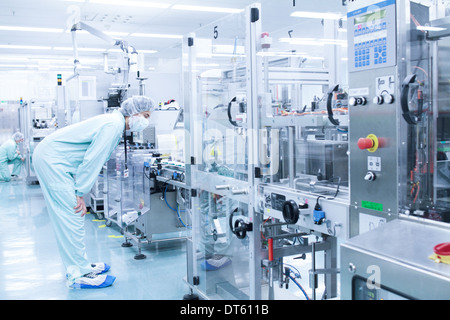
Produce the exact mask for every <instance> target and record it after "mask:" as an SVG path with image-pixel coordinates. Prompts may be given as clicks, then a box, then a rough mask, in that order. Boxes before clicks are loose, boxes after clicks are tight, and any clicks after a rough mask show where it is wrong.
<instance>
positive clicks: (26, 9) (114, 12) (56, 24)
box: [0, 0, 345, 70]
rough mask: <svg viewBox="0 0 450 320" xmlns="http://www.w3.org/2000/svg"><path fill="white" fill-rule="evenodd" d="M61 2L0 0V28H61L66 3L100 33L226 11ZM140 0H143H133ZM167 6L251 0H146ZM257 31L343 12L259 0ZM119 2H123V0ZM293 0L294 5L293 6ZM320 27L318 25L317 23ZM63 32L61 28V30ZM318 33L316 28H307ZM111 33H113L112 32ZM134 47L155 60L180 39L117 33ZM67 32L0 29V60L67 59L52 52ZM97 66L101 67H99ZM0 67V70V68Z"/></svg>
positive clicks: (324, 4)
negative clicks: (300, 14)
mask: <svg viewBox="0 0 450 320" xmlns="http://www.w3.org/2000/svg"><path fill="white" fill-rule="evenodd" d="M90 1H94V0H89V1H88V2H76V1H65V0H0V26H28V27H40V28H62V29H67V25H68V22H67V21H68V20H69V18H70V15H71V13H70V11H68V9H69V8H70V7H71V6H75V7H76V8H79V10H80V16H81V20H82V21H83V22H86V23H87V24H89V25H90V26H92V27H94V28H96V29H98V30H100V31H103V32H124V33H128V34H131V33H163V34H172V35H186V34H188V33H189V32H192V31H195V30H196V29H198V28H199V27H201V26H205V25H208V24H210V23H212V22H214V21H216V20H218V19H221V18H223V17H224V16H226V15H228V13H216V12H193V11H183V10H175V9H171V8H163V9H161V8H138V7H133V6H129V5H128V6H124V5H113V4H111V3H113V2H114V0H110V2H109V3H110V4H96V3H90ZM136 1H144V0H136ZM144 2H147V3H149V2H158V3H164V4H170V5H198V6H211V7H221V8H235V9H236V8H244V7H245V6H247V5H249V4H251V3H254V2H256V1H254V0H252V1H250V0H215V1H205V0H154V1H153V0H152V1H144ZM259 2H260V3H262V6H263V11H262V18H263V20H262V21H263V22H262V26H263V31H270V32H274V33H277V32H278V33H285V32H286V31H285V30H284V29H285V28H286V27H287V26H290V25H292V26H296V32H297V33H298V34H299V35H300V34H312V33H313V32H312V30H311V29H310V28H311V26H312V24H310V23H309V22H308V21H301V20H300V19H298V18H292V17H290V13H291V12H292V11H297V10H306V11H307V10H310V11H319V12H330V11H331V12H335V11H342V12H344V11H345V8H343V7H342V1H341V0H320V1H309V0H296V1H292V0H282V1H280V0H262V1H259ZM121 3H127V1H125V0H123V1H122V2H121ZM294 3H295V7H294ZM319 28H320V26H319ZM66 31H67V30H66ZM313 31H317V32H319V33H320V31H318V30H313ZM116 37H117V36H116ZM119 38H122V39H124V40H127V41H128V42H129V43H130V44H131V45H133V46H134V47H136V49H137V50H138V51H139V50H157V51H158V52H157V53H156V54H147V55H146V57H149V59H146V60H148V61H151V62H152V63H154V61H155V60H157V59H169V58H178V57H180V55H181V45H180V44H181V40H180V39H160V38H158V39H157V38H140V37H133V36H119ZM77 43H78V46H79V48H105V49H108V48H110V45H109V44H108V43H106V42H104V41H103V40H101V39H99V38H97V37H95V36H93V35H91V34H82V33H80V32H77ZM5 45H27V46H49V47H52V48H53V50H48V51H43V50H35V49H32V48H31V49H25V50H24V49H17V48H9V49H8V48H5V47H4V46H5ZM71 46H72V35H71V33H70V32H60V33H41V32H20V31H1V30H0V59H1V57H8V56H12V57H13V56H18V55H20V56H30V55H40V56H42V55H45V54H47V55H54V56H63V57H70V55H71V51H60V50H54V48H55V47H71ZM80 56H81V57H86V58H97V59H98V58H101V57H102V53H101V52H80ZM99 68H102V66H101V65H100V66H99ZM0 70H1V69H0Z"/></svg>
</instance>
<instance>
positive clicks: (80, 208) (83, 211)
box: [74, 196, 87, 217]
mask: <svg viewBox="0 0 450 320" xmlns="http://www.w3.org/2000/svg"><path fill="white" fill-rule="evenodd" d="M74 209H75V213H78V212H80V211H81V216H82V217H84V215H85V214H86V212H87V209H86V203H85V202H84V199H83V197H79V196H77V206H76V207H75V208H74Z"/></svg>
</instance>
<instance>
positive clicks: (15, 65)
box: [0, 64, 39, 68]
mask: <svg viewBox="0 0 450 320" xmlns="http://www.w3.org/2000/svg"><path fill="white" fill-rule="evenodd" d="M38 67H39V66H37V65H26V64H0V68H38Z"/></svg>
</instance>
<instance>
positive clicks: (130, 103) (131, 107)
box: [119, 96, 155, 117]
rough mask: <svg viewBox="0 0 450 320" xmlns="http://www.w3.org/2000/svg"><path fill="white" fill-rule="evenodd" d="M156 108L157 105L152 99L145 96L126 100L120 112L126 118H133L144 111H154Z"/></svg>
mask: <svg viewBox="0 0 450 320" xmlns="http://www.w3.org/2000/svg"><path fill="white" fill-rule="evenodd" d="M154 108H155V103H154V102H153V100H152V99H150V98H147V97H144V96H136V97H133V98H129V99H127V100H125V101H124V102H123V103H122V106H121V108H120V109H119V111H120V112H122V114H123V115H124V116H125V117H131V116H132V115H135V114H137V113H141V112H144V111H153V109H154Z"/></svg>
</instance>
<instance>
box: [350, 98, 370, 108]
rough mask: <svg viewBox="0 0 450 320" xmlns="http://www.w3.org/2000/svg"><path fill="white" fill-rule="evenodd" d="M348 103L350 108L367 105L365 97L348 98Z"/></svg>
mask: <svg viewBox="0 0 450 320" xmlns="http://www.w3.org/2000/svg"><path fill="white" fill-rule="evenodd" d="M348 103H349V104H350V105H351V106H357V105H365V104H366V103H367V99H366V98H365V97H350V99H349V100H348Z"/></svg>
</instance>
